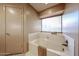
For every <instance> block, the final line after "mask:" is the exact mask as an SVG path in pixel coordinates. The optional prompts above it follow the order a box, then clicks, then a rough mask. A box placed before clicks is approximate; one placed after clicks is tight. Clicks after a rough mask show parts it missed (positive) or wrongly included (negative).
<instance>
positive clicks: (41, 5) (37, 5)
mask: <svg viewBox="0 0 79 59" xmlns="http://www.w3.org/2000/svg"><path fill="white" fill-rule="evenodd" d="M57 4H59V3H48V4H45V3H30V5H31V6H32V7H33V8H34V9H36V11H37V12H41V11H43V10H45V9H47V8H50V7H53V6H55V5H57Z"/></svg>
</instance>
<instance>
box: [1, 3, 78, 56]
mask: <svg viewBox="0 0 79 59" xmlns="http://www.w3.org/2000/svg"><path fill="white" fill-rule="evenodd" d="M78 6H79V3H19V4H18V3H13V4H12V3H0V56H78V55H79V44H78V43H79V40H78V38H79V36H78V35H79V31H78V30H79V27H78V25H79V23H78V21H79V7H78Z"/></svg>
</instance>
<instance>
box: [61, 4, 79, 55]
mask: <svg viewBox="0 0 79 59" xmlns="http://www.w3.org/2000/svg"><path fill="white" fill-rule="evenodd" d="M78 20H79V4H66V7H65V11H64V15H63V17H62V26H63V33H64V34H66V35H68V36H69V37H71V38H72V39H74V40H75V55H79V53H78V52H79V51H78V41H79V39H78V34H79V31H78V30H79V27H78V25H79V23H78Z"/></svg>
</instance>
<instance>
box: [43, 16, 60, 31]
mask: <svg viewBox="0 0 79 59" xmlns="http://www.w3.org/2000/svg"><path fill="white" fill-rule="evenodd" d="M42 31H47V32H61V16H56V17H51V18H46V19H42Z"/></svg>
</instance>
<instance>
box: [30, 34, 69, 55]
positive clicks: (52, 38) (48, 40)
mask: <svg viewBox="0 0 79 59" xmlns="http://www.w3.org/2000/svg"><path fill="white" fill-rule="evenodd" d="M29 37H30V36H29ZM29 40H30V41H29V43H30V46H31V45H32V47H30V50H31V49H33V50H32V51H33V53H35V52H36V55H37V54H38V51H37V50H38V46H42V47H44V48H46V49H47V55H48V56H69V54H68V48H67V47H64V46H62V44H63V43H65V40H64V38H63V36H61V34H57V35H52V34H51V33H38V34H36V36H35V34H34V36H33V34H32V36H31V37H30V39H29ZM63 48H64V51H63ZM34 55H35V54H34Z"/></svg>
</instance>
